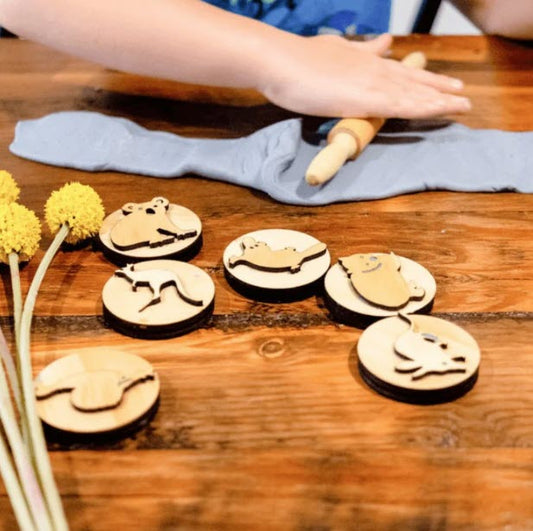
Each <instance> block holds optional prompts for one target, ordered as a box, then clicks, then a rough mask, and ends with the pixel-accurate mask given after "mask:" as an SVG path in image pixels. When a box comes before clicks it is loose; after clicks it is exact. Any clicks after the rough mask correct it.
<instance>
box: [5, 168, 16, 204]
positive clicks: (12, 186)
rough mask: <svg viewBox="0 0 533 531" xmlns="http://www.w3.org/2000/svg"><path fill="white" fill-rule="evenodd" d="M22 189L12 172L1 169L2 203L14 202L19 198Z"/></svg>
mask: <svg viewBox="0 0 533 531" xmlns="http://www.w3.org/2000/svg"><path fill="white" fill-rule="evenodd" d="M19 194H20V189H19V187H18V185H17V183H16V182H15V179H13V177H12V176H11V174H10V173H9V172H7V171H5V170H0V203H13V202H14V201H16V200H17V199H18V198H19Z"/></svg>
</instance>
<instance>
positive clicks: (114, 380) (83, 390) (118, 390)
mask: <svg viewBox="0 0 533 531" xmlns="http://www.w3.org/2000/svg"><path fill="white" fill-rule="evenodd" d="M154 377H155V376H154V373H153V371H151V372H149V373H146V372H145V371H142V372H141V373H137V374H133V375H127V374H124V373H123V372H119V371H109V370H99V371H87V372H83V373H79V374H72V375H70V376H67V377H65V378H62V379H61V380H59V381H57V382H55V383H54V384H53V385H45V384H40V383H37V384H36V385H35V396H36V398H37V400H44V399H46V398H50V397H51V396H52V395H55V394H56V393H70V403H71V404H72V405H73V406H74V407H75V408H76V409H79V410H80V411H101V410H104V409H113V408H116V407H117V406H119V404H120V402H122V398H123V396H124V393H125V392H126V391H127V390H128V389H130V388H131V387H133V386H134V385H136V384H139V383H142V382H144V381H146V380H152V379H153V378H154Z"/></svg>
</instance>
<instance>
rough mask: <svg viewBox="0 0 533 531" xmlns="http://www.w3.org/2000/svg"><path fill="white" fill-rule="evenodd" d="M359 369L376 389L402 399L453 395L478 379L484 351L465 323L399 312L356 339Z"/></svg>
mask: <svg viewBox="0 0 533 531" xmlns="http://www.w3.org/2000/svg"><path fill="white" fill-rule="evenodd" d="M357 354H358V363H359V372H360V374H361V377H362V378H363V380H364V381H365V382H366V383H367V384H368V385H369V386H370V387H372V388H373V389H374V390H376V391H377V392H378V393H381V394H383V395H385V396H388V397H389V398H393V399H395V400H400V401H402V402H411V403H419V404H433V403H440V402H447V401H449V400H454V399H456V398H458V397H460V396H462V395H463V394H465V393H466V392H468V391H469V390H470V389H471V388H472V387H473V386H474V384H475V382H476V380H477V376H478V371H479V363H480V358H481V354H480V350H479V347H478V345H477V343H476V341H475V339H474V338H473V337H472V336H471V335H470V334H469V333H468V332H466V330H464V329H463V328H461V327H459V326H457V325H455V324H453V323H450V322H449V321H445V320H443V319H439V318H437V317H433V316H429V315H413V314H406V313H399V314H398V315H397V316H395V317H389V318H386V319H382V320H380V321H378V322H376V323H374V324H373V325H371V326H370V327H368V328H367V329H366V330H365V331H364V332H363V333H362V335H361V337H360V338H359V341H358V343H357Z"/></svg>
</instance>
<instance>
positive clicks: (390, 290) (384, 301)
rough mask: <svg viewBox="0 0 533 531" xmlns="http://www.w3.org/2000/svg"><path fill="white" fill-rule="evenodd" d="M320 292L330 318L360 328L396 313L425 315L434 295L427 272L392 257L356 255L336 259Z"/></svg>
mask: <svg viewBox="0 0 533 531" xmlns="http://www.w3.org/2000/svg"><path fill="white" fill-rule="evenodd" d="M324 288H325V293H324V298H325V303H326V306H327V307H328V309H329V310H330V312H331V314H332V316H333V318H334V319H335V320H337V321H340V322H343V323H346V324H349V325H352V326H363V327H364V326H366V325H368V324H369V323H371V322H373V321H375V320H376V319H379V318H382V317H388V316H391V315H396V313H397V312H398V311H402V312H404V313H415V312H417V313H424V312H429V311H430V310H431V307H432V306H433V300H434V298H435V293H436V291H437V285H436V282H435V279H434V278H433V276H432V275H431V273H430V272H429V271H428V270H427V269H425V268H424V267H423V266H421V265H420V264H418V263H417V262H414V261H413V260H409V259H408V258H404V257H401V256H396V255H395V254H393V253H389V254H387V253H356V254H353V255H350V256H346V257H343V258H339V262H338V263H337V264H335V265H334V266H332V267H331V269H330V270H329V271H328V273H327V274H326V277H325V279H324Z"/></svg>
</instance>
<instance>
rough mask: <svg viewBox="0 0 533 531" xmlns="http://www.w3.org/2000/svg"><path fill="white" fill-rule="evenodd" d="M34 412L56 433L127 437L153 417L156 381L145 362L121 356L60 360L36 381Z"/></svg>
mask: <svg viewBox="0 0 533 531" xmlns="http://www.w3.org/2000/svg"><path fill="white" fill-rule="evenodd" d="M35 396H36V399H37V412H38V414H39V417H40V418H41V420H42V421H43V422H45V423H46V424H47V425H48V426H50V427H51V428H53V429H55V430H60V431H63V432H68V433H71V434H79V435H102V434H110V433H114V432H117V431H123V430H124V431H125V430H127V429H128V428H131V427H133V426H134V425H137V424H138V423H139V422H141V420H143V419H145V417H146V416H147V415H150V414H151V413H153V412H154V408H155V407H156V405H157V400H158V397H159V378H158V376H157V374H156V373H155V372H154V370H153V368H152V366H151V365H150V364H149V363H148V362H147V361H146V360H144V359H143V358H140V357H139V356H135V355H133V354H129V353H125V352H122V351H115V350H109V351H106V352H102V351H101V350H96V349H94V350H93V349H84V351H83V352H80V353H77V354H72V355H70V356H65V357H63V358H59V359H57V360H56V361H54V362H53V363H51V364H50V365H48V366H47V367H45V369H44V370H43V371H42V372H41V373H40V374H39V376H38V377H37V378H36V380H35Z"/></svg>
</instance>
